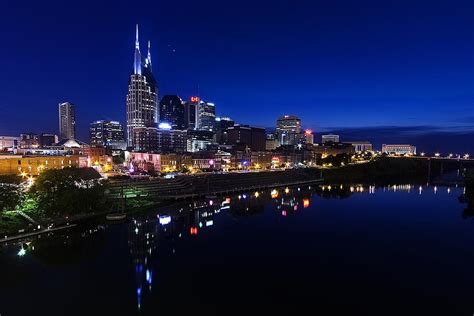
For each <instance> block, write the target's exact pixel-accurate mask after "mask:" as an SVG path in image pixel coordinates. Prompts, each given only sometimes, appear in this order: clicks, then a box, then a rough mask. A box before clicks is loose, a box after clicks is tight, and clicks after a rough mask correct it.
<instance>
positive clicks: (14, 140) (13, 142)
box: [0, 136, 20, 151]
mask: <svg viewBox="0 0 474 316" xmlns="http://www.w3.org/2000/svg"><path fill="white" fill-rule="evenodd" d="M19 143H20V138H19V137H13V136H0V151H4V150H10V149H15V148H16V147H18V145H19Z"/></svg>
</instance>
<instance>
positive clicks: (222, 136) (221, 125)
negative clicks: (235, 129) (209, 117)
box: [215, 117, 235, 144]
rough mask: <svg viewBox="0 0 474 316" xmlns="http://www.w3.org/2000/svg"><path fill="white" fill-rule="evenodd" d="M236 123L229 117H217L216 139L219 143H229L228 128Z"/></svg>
mask: <svg viewBox="0 0 474 316" xmlns="http://www.w3.org/2000/svg"><path fill="white" fill-rule="evenodd" d="M234 125H235V122H234V121H233V120H231V119H230V118H228V117H216V123H215V126H216V141H217V143H219V144H227V143H228V135H227V129H228V128H229V127H232V126H234Z"/></svg>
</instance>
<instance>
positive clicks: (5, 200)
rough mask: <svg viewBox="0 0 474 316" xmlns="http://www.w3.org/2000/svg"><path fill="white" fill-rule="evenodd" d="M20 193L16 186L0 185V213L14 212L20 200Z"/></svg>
mask: <svg viewBox="0 0 474 316" xmlns="http://www.w3.org/2000/svg"><path fill="white" fill-rule="evenodd" d="M22 193H23V192H22V190H21V188H20V186H19V185H17V184H9V183H0V212H3V211H13V210H15V208H16V207H17V206H18V205H19V204H20V202H21V200H22V195H23V194H22Z"/></svg>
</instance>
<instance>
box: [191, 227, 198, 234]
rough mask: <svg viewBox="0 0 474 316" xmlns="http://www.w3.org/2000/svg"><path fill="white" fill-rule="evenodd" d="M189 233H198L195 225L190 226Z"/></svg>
mask: <svg viewBox="0 0 474 316" xmlns="http://www.w3.org/2000/svg"><path fill="white" fill-rule="evenodd" d="M189 233H190V234H191V235H197V234H198V229H197V227H191V229H190V231H189Z"/></svg>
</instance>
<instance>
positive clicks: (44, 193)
mask: <svg viewBox="0 0 474 316" xmlns="http://www.w3.org/2000/svg"><path fill="white" fill-rule="evenodd" d="M31 192H32V193H33V194H34V195H35V196H36V198H37V202H38V207H39V208H40V209H41V210H42V211H44V212H45V213H46V214H48V215H66V214H79V213H91V212H94V211H96V210H100V209H103V208H104V207H105V194H104V192H105V186H104V183H103V181H102V179H101V176H100V175H99V173H98V172H97V171H96V170H95V169H93V168H65V169H60V170H46V171H44V172H43V173H41V174H40V175H39V176H38V178H37V179H36V181H35V184H34V185H33V187H32V188H31Z"/></svg>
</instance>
